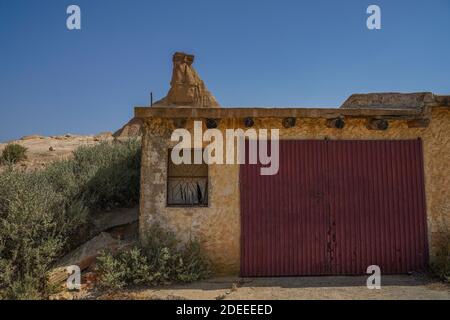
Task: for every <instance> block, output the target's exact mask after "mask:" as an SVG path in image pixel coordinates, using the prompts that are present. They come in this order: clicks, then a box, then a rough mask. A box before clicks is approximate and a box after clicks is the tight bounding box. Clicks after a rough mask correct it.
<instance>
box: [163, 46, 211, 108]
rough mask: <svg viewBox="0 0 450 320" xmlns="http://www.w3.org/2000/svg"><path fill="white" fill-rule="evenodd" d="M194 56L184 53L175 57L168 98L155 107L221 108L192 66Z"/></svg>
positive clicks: (179, 53) (176, 54)
mask: <svg viewBox="0 0 450 320" xmlns="http://www.w3.org/2000/svg"><path fill="white" fill-rule="evenodd" d="M193 63H194V56H193V55H190V54H186V53H184V52H176V53H175V54H174V55H173V71H172V80H171V82H170V90H169V93H168V94H167V96H166V97H165V98H163V99H161V100H160V101H158V102H156V103H155V104H154V106H168V107H176V106H189V107H195V108H217V107H220V106H219V104H218V103H217V101H216V98H214V96H213V95H212V94H211V93H210V92H209V91H208V89H207V88H206V86H205V83H204V82H203V80H202V79H200V77H199V76H198V74H197V72H196V71H195V69H194V67H193V66H192V64H193Z"/></svg>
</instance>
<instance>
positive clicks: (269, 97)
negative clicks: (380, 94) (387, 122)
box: [0, 0, 450, 141]
mask: <svg viewBox="0 0 450 320" xmlns="http://www.w3.org/2000/svg"><path fill="white" fill-rule="evenodd" d="M70 4H78V5H79V6H80V7H81V10H82V30H81V31H68V30H67V29H66V18H67V15H66V8H67V6H68V5H70ZM370 4H377V5H379V6H380V7H381V9H382V30H379V31H369V30H368V29H367V28H366V19H367V16H368V15H367V14H366V9H367V7H368V5H370ZM174 51H186V52H189V53H194V54H195V55H196V61H195V67H196V69H197V71H198V72H199V74H200V76H201V77H202V78H203V79H204V80H205V82H206V84H207V86H208V87H209V89H210V90H211V91H212V92H213V94H214V95H215V96H216V98H217V99H218V101H219V102H220V103H221V104H222V105H223V106H303V107H314V106H317V107H337V106H339V105H340V104H341V103H342V102H343V101H344V100H345V99H346V97H348V96H349V95H350V94H351V93H355V92H375V91H402V92H412V91H433V92H436V93H442V94H450V1H449V0H428V1H425V0H423V1H411V0H410V1H407V0H395V1H392V0H371V1H366V0H342V1H334V0H333V1H331V0H320V1H318V0H314V1H313V0H308V1H300V0H292V1H284V0H277V1H275V0H271V1H266V0H251V1H249V0H245V1H244V0H236V1H235V0H220V1H219V0H191V1H187V0H182V1H176V0H171V1H166V0H158V1H157V0H152V1H151V0H147V1H144V0H128V1H126V0H110V1H106V0H71V1H65V0H39V1H34V0H29V1H25V0H0V141H5V140H9V139H13V138H18V137H21V136H23V135H27V134H44V135H54V134H63V133H67V132H70V133H77V134H88V133H98V132H100V131H106V130H109V131H113V130H115V129H118V128H119V127H120V126H121V125H122V124H123V123H125V122H126V121H127V120H128V119H129V118H131V117H132V115H133V107H134V106H136V105H145V104H148V102H149V92H150V91H153V92H154V95H155V99H158V98H161V97H163V96H164V95H165V94H166V93H167V90H168V88H169V81H170V76H171V55H172V53H173V52H174Z"/></svg>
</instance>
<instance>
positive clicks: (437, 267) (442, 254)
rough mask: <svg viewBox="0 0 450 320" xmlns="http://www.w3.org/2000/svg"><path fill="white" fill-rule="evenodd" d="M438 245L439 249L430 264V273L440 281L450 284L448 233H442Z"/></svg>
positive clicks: (449, 236)
mask: <svg viewBox="0 0 450 320" xmlns="http://www.w3.org/2000/svg"><path fill="white" fill-rule="evenodd" d="M439 243H440V248H439V250H438V253H437V255H436V257H435V258H434V260H433V262H432V263H431V272H432V274H433V275H434V276H436V277H437V278H439V279H440V280H442V281H446V282H450V233H448V232H445V233H443V235H442V236H441V239H439Z"/></svg>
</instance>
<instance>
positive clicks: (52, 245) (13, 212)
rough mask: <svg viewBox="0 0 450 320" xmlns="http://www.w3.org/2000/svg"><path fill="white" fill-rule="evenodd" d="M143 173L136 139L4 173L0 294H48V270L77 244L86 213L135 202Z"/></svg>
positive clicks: (11, 296)
mask: <svg viewBox="0 0 450 320" xmlns="http://www.w3.org/2000/svg"><path fill="white" fill-rule="evenodd" d="M139 171H140V145H139V143H138V142H137V141H135V140H132V141H128V142H125V143H115V144H112V143H104V144H101V145H97V146H94V147H81V148H79V149H78V150H76V151H75V152H74V158H73V159H71V160H63V161H57V162H55V163H53V164H51V165H50V166H48V167H47V168H46V169H44V170H42V171H34V172H19V171H16V170H14V169H13V168H12V167H11V168H7V169H6V170H4V171H3V172H1V173H0V298H8V299H21V298H24V299H35V298H43V297H45V295H46V294H47V292H48V290H49V288H48V287H47V282H46V280H47V279H46V274H47V272H48V271H49V270H50V269H51V267H52V266H53V264H54V263H55V261H56V260H57V259H58V258H59V257H61V256H62V255H63V254H65V253H66V252H67V251H68V250H69V249H71V248H72V247H73V246H75V245H76V244H77V242H76V241H77V237H78V233H79V232H78V231H79V230H80V228H82V227H85V226H86V221H87V218H88V214H89V213H92V212H94V210H96V209H103V208H113V207H118V206H129V205H133V204H135V203H137V201H138V198H139Z"/></svg>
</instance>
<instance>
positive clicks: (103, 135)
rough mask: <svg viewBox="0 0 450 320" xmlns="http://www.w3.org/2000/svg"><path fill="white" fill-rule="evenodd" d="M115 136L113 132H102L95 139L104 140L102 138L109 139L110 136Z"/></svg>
mask: <svg viewBox="0 0 450 320" xmlns="http://www.w3.org/2000/svg"><path fill="white" fill-rule="evenodd" d="M112 137H113V133H112V132H109V131H108V132H100V133H99V134H97V135H95V136H94V141H102V140H108V139H109V138H112Z"/></svg>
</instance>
